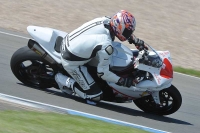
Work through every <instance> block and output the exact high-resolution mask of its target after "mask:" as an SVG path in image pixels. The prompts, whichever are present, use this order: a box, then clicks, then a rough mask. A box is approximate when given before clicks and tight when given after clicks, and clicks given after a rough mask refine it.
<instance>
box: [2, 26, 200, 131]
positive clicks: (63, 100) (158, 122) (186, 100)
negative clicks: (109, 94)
mask: <svg viewBox="0 0 200 133" xmlns="http://www.w3.org/2000/svg"><path fill="white" fill-rule="evenodd" d="M7 33H9V34H7ZM10 34H13V35H15V36H13V35H10ZM29 37H30V36H29V35H27V34H23V33H19V32H13V31H8V30H4V29H0V57H1V58H0V70H1V71H0V93H4V94H8V95H12V96H16V97H20V98H24V99H29V100H33V101H37V102H42V103H46V104H51V105H56V106H60V107H64V108H69V109H73V110H77V111H82V112H86V113H91V114H95V115H100V116H104V117H109V118H113V119H118V120H122V121H126V122H130V123H135V124H139V125H143V126H147V127H152V128H156V129H160V130H164V131H169V132H174V133H189V132H190V133H199V132H200V90H199V86H200V79H199V78H194V77H190V76H185V75H182V74H178V73H175V74H174V81H173V84H174V85H175V86H176V87H177V88H178V89H179V91H180V92H181V94H182V98H183V104H182V106H181V108H180V109H179V110H178V111H177V112H176V113H174V114H172V115H169V116H156V115H152V114H146V113H144V112H142V111H141V110H140V109H138V108H137V107H136V106H135V105H134V104H133V103H127V104H112V103H105V102H102V103H100V104H99V105H98V106H91V105H88V104H85V102H84V101H83V100H82V99H80V98H77V97H66V96H64V95H63V94H62V93H60V92H59V91H57V90H55V89H52V88H49V89H45V90H38V89H35V88H30V87H27V86H24V85H23V84H21V83H20V82H19V81H18V80H17V79H16V78H15V77H14V75H13V74H12V72H11V70H10V58H11V56H12V54H13V53H14V52H15V51H16V50H17V49H18V48H20V47H23V46H25V45H27V38H29ZM66 124H67V123H66Z"/></svg>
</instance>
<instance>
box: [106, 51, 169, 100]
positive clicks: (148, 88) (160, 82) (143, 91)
mask: <svg viewBox="0 0 200 133" xmlns="http://www.w3.org/2000/svg"><path fill="white" fill-rule="evenodd" d="M121 50H122V49H121ZM157 53H158V54H159V56H160V58H161V60H162V61H163V60H164V59H165V58H167V59H168V60H169V61H170V62H171V60H170V52H169V51H157ZM149 55H151V56H152V57H154V56H157V55H156V53H155V52H150V53H149ZM116 56H118V57H114V58H113V61H112V62H121V63H122V62H124V65H128V63H125V62H128V61H127V60H128V58H121V57H120V54H118V55H116ZM128 56H129V54H128ZM119 58H121V60H119ZM122 60H124V61H122ZM116 64H117V63H116ZM114 66H115V65H112V67H114ZM164 66H165V64H164V63H163V65H162V67H164ZM162 67H160V68H156V67H152V66H149V65H145V64H142V63H139V64H138V66H137V69H139V70H144V71H147V72H149V73H151V74H152V75H153V77H154V79H153V80H144V81H141V82H139V83H138V84H137V85H136V86H132V87H130V88H127V87H123V86H118V85H116V84H115V83H111V82H108V84H109V85H110V86H111V87H112V88H113V91H114V92H115V93H116V94H117V95H119V96H121V97H129V98H139V97H142V96H146V95H149V94H152V93H153V92H154V91H160V90H162V89H164V88H168V87H170V86H171V82H172V78H164V77H162V76H160V71H161V69H162Z"/></svg>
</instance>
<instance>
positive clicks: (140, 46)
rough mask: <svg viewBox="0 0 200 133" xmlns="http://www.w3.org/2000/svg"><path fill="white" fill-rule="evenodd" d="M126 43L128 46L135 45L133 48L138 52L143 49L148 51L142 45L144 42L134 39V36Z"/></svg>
mask: <svg viewBox="0 0 200 133" xmlns="http://www.w3.org/2000/svg"><path fill="white" fill-rule="evenodd" d="M128 42H129V43H130V44H135V47H136V48H137V49H138V50H140V51H141V50H143V49H145V50H148V47H147V46H146V45H145V44H144V41H143V40H141V39H139V38H137V37H135V36H134V35H133V36H131V37H130V38H129V39H128Z"/></svg>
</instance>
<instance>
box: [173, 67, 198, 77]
mask: <svg viewBox="0 0 200 133" xmlns="http://www.w3.org/2000/svg"><path fill="white" fill-rule="evenodd" d="M174 71H176V72H180V73H184V74H188V75H192V76H196V77H200V71H198V70H193V69H187V68H182V67H174Z"/></svg>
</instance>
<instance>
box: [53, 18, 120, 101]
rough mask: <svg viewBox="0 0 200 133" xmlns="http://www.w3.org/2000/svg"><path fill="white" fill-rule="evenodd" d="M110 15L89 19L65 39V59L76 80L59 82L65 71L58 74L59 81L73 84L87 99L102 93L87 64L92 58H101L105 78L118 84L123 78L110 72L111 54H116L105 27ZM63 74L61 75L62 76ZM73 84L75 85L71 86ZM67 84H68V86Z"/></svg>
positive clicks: (99, 63)
mask: <svg viewBox="0 0 200 133" xmlns="http://www.w3.org/2000/svg"><path fill="white" fill-rule="evenodd" d="M108 21H109V18H107V17H102V18H97V19H94V20H92V21H89V22H87V23H85V24H83V25H82V26H80V27H79V28H77V29H75V30H74V31H72V32H71V33H69V34H68V35H67V36H66V37H65V38H64V39H63V42H62V46H61V56H62V58H61V60H62V65H63V67H64V69H65V70H66V71H67V72H68V73H69V74H70V75H71V76H72V78H73V79H74V80H75V82H73V81H70V82H69V79H68V78H67V77H66V81H65V80H64V81H61V80H60V81H59V79H63V78H61V77H62V76H61V74H57V75H56V81H57V82H58V84H59V83H60V84H62V85H59V86H60V88H62V86H68V87H69V86H73V87H72V89H73V91H75V93H77V94H78V95H79V96H81V97H82V98H84V99H87V98H89V99H95V98H96V97H99V96H100V95H101V94H102V91H101V89H100V87H99V86H98V85H97V84H96V83H95V81H94V79H93V78H92V77H91V76H90V74H89V73H88V71H87V68H86V67H85V66H83V65H84V64H86V63H88V62H89V61H90V60H91V59H93V58H97V59H98V64H97V72H98V73H97V74H98V76H99V77H101V78H102V79H103V80H106V81H110V82H114V83H117V82H118V80H119V78H120V77H118V76H117V75H116V74H114V73H112V72H111V71H109V64H110V57H111V54H112V53H113V47H112V38H111V35H110V32H109V30H108V29H107V28H105V23H107V22H108ZM59 75H60V76H59ZM69 83H70V84H73V85H69ZM65 84H66V85H65Z"/></svg>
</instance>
